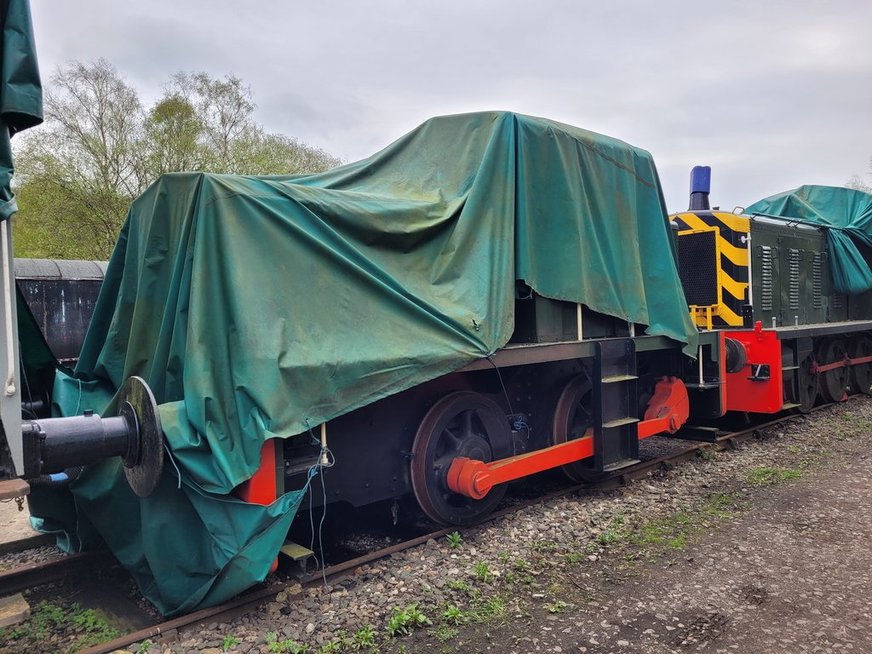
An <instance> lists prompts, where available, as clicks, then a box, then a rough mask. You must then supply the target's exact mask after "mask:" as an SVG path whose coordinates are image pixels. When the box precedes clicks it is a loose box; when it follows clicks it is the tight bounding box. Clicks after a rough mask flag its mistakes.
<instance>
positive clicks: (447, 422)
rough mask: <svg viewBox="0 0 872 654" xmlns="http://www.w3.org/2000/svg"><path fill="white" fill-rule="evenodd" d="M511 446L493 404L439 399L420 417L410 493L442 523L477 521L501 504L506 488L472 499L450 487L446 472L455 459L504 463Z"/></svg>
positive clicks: (470, 396)
mask: <svg viewBox="0 0 872 654" xmlns="http://www.w3.org/2000/svg"><path fill="white" fill-rule="evenodd" d="M511 443H512V431H511V429H510V428H509V424H508V421H507V420H506V416H505V413H504V412H503V410H502V409H501V408H500V407H499V405H498V404H496V403H495V402H492V401H491V400H489V399H487V398H486V397H484V396H482V395H479V394H478V393H472V392H469V391H460V392H457V393H452V394H451V395H447V396H445V397H444V398H442V399H441V400H439V401H438V402H437V403H436V404H434V405H433V406H432V407H431V408H430V410H429V411H428V412H427V414H426V415H425V416H424V419H423V420H422V421H421V425H420V426H419V427H418V431H417V433H416V434H415V441H414V443H413V444H412V464H411V473H412V474H411V476H412V490H413V491H414V493H415V498H416V499H417V500H418V504H419V505H420V507H421V510H422V511H423V512H424V513H425V514H426V515H427V517H429V518H430V519H431V520H433V521H434V522H438V523H440V524H445V525H469V524H474V523H476V522H479V521H480V520H481V519H482V518H484V517H485V516H486V515H488V514H489V513H490V512H491V511H493V510H494V508H495V507H496V505H497V504H499V502H500V500H501V499H502V498H503V495H505V493H506V485H505V484H501V485H499V486H495V487H494V488H493V489H491V491H490V492H489V493H488V494H487V496H486V497H485V498H484V499H481V500H474V499H471V498H469V497H464V496H463V495H459V494H457V493H454V492H452V491H451V490H450V489H449V488H448V484H447V481H446V479H447V475H448V468H449V466H450V465H451V461H452V460H453V459H454V458H455V457H458V456H465V457H469V458H470V459H478V460H479V461H485V462H487V461H493V460H495V459H501V458H504V457H506V456H508V455H509V454H510V453H511Z"/></svg>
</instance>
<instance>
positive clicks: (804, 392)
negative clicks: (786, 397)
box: [797, 356, 821, 413]
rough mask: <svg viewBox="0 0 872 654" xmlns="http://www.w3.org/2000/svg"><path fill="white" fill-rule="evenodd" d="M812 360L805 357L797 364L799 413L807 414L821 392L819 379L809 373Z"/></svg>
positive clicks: (809, 357)
mask: <svg viewBox="0 0 872 654" xmlns="http://www.w3.org/2000/svg"><path fill="white" fill-rule="evenodd" d="M812 363H814V359H813V357H811V356H807V357H806V358H805V360H804V361H803V362H802V363H801V364H799V370H797V375H798V377H799V396H798V397H797V403H798V404H799V407H798V408H799V412H800V413H808V412H809V411H811V410H812V409H813V408H814V403H815V402H816V401H817V397H818V395H820V392H821V383H820V377H818V376H817V375H816V374H814V373H813V372H812V371H811V366H812Z"/></svg>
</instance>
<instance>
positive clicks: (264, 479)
mask: <svg viewBox="0 0 872 654" xmlns="http://www.w3.org/2000/svg"><path fill="white" fill-rule="evenodd" d="M277 488H278V483H277V479H276V441H275V439H270V440H267V441H264V443H263V447H261V450H260V467H259V468H258V469H257V470H256V471H255V473H254V474H253V475H252V476H251V477H250V478H249V479H247V480H246V481H244V482H242V483H241V484H239V486H237V487H236V489H235V493H236V496H237V497H238V498H239V499H241V500H242V501H243V502H249V503H251V504H262V505H264V506H266V505H267V504H272V503H273V502H275V501H276V499H277V497H276V489H277ZM278 567H279V560H278V559H276V560H275V561H273V562H272V565H271V566H270V568H269V571H270V572H275V571H276V570H277V569H278Z"/></svg>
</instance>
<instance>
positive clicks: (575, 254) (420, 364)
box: [45, 112, 696, 613]
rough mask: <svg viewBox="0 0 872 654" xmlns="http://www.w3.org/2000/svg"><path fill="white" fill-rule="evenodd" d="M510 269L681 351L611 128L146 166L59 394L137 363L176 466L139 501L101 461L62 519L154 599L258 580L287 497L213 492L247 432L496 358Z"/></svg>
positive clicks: (629, 158) (657, 258)
mask: <svg viewBox="0 0 872 654" xmlns="http://www.w3.org/2000/svg"><path fill="white" fill-rule="evenodd" d="M516 279H523V280H525V281H526V282H527V283H528V284H529V285H530V286H532V287H533V288H534V289H535V290H536V291H538V292H539V293H540V294H542V295H544V296H547V297H551V298H557V299H563V300H569V301H573V302H581V303H584V304H585V305H587V306H588V307H591V308H592V309H595V310H596V311H599V312H601V313H606V314H610V315H613V316H619V317H621V318H623V319H626V320H629V321H633V322H635V323H641V324H643V325H647V326H648V328H647V332H648V333H650V334H661V335H666V336H669V337H672V338H673V339H676V340H678V341H680V342H682V343H685V344H686V345H687V349H688V351H692V350H693V347H694V344H693V339H694V338H695V336H696V332H695V329H694V327H693V326H692V324H691V322H690V319H689V316H688V312H687V306H686V303H685V301H684V295H683V292H682V288H681V283H680V281H679V278H678V274H677V272H676V267H675V262H674V257H673V254H672V250H671V245H670V237H669V230H668V222H667V215H666V211H665V207H664V203H663V199H662V195H661V191H660V185H659V181H658V178H657V172H656V170H655V168H654V163H653V161H652V159H651V156H650V155H649V154H648V153H647V152H644V151H642V150H638V149H636V148H633V147H631V146H629V145H627V144H625V143H623V142H621V141H617V140H615V139H611V138H607V137H604V136H600V135H597V134H593V133H591V132H587V131H584V130H581V129H577V128H574V127H570V126H567V125H562V124H559V123H555V122H552V121H548V120H543V119H538V118H531V117H527V116H520V115H516V114H511V113H498V112H492V113H479V114H470V115H460V116H449V117H443V118H436V119H433V120H430V121H428V122H426V123H425V124H423V125H422V126H421V127H419V128H418V129H416V130H414V131H413V132H411V133H409V134H408V135H406V136H404V137H403V138H401V139H400V140H398V141H397V142H395V143H393V144H392V145H390V146H389V147H387V148H386V149H385V150H383V151H381V152H379V153H378V154H376V155H374V156H372V157H370V158H369V159H366V160H364V161H361V162H358V163H353V164H349V165H346V166H342V167H340V168H337V169H335V170H332V171H330V172H326V173H322V174H318V175H310V176H302V177H234V176H226V175H206V174H193V173H191V174H187V173H181V174H170V175H165V176H163V177H161V178H160V179H159V180H158V181H157V182H156V183H155V184H153V185H152V186H151V187H150V188H149V189H148V190H147V191H146V192H145V193H144V194H143V195H142V196H141V197H140V198H139V199H137V200H136V201H135V202H134V204H133V206H132V207H131V209H130V213H129V216H128V219H127V221H126V223H125V225H124V227H123V230H122V233H121V236H120V238H119V241H118V244H117V246H116V248H115V251H114V253H113V255H112V258H111V261H110V262H109V267H108V270H107V273H106V278H105V281H104V285H103V289H102V292H101V295H100V298H99V300H98V302H97V306H96V309H95V314H94V319H93V321H92V324H91V326H90V329H89V331H88V333H87V336H86V339H85V343H84V346H83V350H82V354H81V359H80V361H79V364H78V367H77V368H76V375H75V377H70V376H68V375H63V374H59V375H58V378H57V383H56V388H55V398H54V399H55V402H56V404H57V405H58V409H59V412H60V413H62V414H66V415H69V414H72V413H77V412H81V411H82V410H84V409H88V408H90V409H95V410H96V411H98V412H103V411H104V410H109V411H111V410H112V409H113V408H114V407H113V406H112V404H111V401H110V399H111V397H112V396H113V394H114V392H115V390H116V389H117V388H119V387H120V386H121V384H122V382H123V381H124V379H126V378H127V377H128V376H130V375H139V376H141V377H143V378H144V379H145V380H146V381H147V382H148V384H149V385H150V386H151V388H152V390H153V391H154V393H155V396H156V398H157V400H158V402H159V404H160V410H161V418H162V421H163V426H164V430H165V433H166V438H167V442H168V444H169V449H170V451H171V452H172V459H173V462H174V464H175V466H176V467H177V469H178V470H176V469H174V467H173V466H168V470H167V471H166V472H165V475H164V482H163V484H162V485H161V487H160V489H159V491H158V493H157V494H156V495H155V496H154V497H150V498H148V499H145V500H138V499H136V498H135V497H134V496H133V494H132V493H131V492H130V491H129V490H127V489H126V485H125V482H124V479H123V476H122V475H121V474H120V472H119V464H117V463H105V464H103V465H101V466H95V467H93V468H90V469H88V470H86V471H85V473H84V474H83V476H82V477H81V478H80V479H79V480H78V481H76V482H75V483H74V484H73V485H72V490H73V496H74V498H75V504H76V508H77V509H78V512H79V516H80V522H79V533H80V536H82V535H84V534H87V533H88V529H87V525H88V524H91V525H93V526H94V527H96V530H97V531H98V532H99V534H100V535H101V536H102V537H103V539H105V540H106V541H107V542H108V543H109V545H110V546H111V547H112V549H113V551H114V553H115V554H116V556H117V557H118V558H119V560H121V562H122V563H124V565H126V566H127V567H128V568H130V569H131V570H132V571H133V572H134V575H135V576H136V578H137V580H138V582H139V583H140V585H141V587H142V589H143V591H144V592H145V593H146V595H148V597H149V598H150V599H151V600H152V601H154V602H155V604H156V605H157V606H158V607H159V608H160V609H161V610H162V611H164V612H166V613H175V612H179V611H186V610H190V609H193V608H196V607H197V606H201V605H204V604H207V603H214V602H217V601H218V600H220V599H222V598H224V597H227V596H228V595H230V594H232V593H235V592H237V591H239V590H241V589H242V588H244V587H246V586H247V585H250V584H251V583H252V582H254V581H256V580H258V579H261V578H263V577H264V576H265V574H266V572H267V569H268V567H269V564H270V561H271V560H272V558H273V557H274V556H275V555H276V552H277V550H278V547H279V545H280V544H281V537H282V536H283V533H284V531H285V530H286V529H287V527H288V524H289V522H290V520H291V519H292V517H293V514H294V512H295V511H296V508H297V505H298V502H299V499H300V495H299V493H296V494H291V495H289V496H286V497H284V498H282V499H281V500H279V501H278V502H277V503H276V504H275V505H274V506H272V507H267V508H263V507H256V506H249V505H246V504H244V503H241V502H238V501H235V500H233V499H232V498H231V497H229V496H228V493H229V492H230V491H231V490H232V489H233V488H234V487H235V486H236V485H237V484H239V483H240V482H242V481H243V480H245V479H247V478H248V477H249V476H250V475H251V474H252V473H253V471H254V470H255V469H256V468H257V466H258V463H259V453H260V449H261V444H262V442H263V440H264V439H269V438H273V437H288V436H291V435H294V434H298V433H301V432H305V431H306V430H307V427H309V426H311V427H314V426H317V425H318V424H320V423H321V422H323V421H325V420H329V419H331V418H334V417H336V416H339V415H341V414H344V413H347V412H349V411H351V410H353V409H355V408H357V407H361V406H364V405H366V404H369V403H371V402H373V401H375V400H377V399H379V398H382V397H385V396H387V395H391V394H393V393H397V392H399V391H402V390H404V389H407V388H410V387H412V386H415V385H417V384H420V383H422V382H425V381H427V380H430V379H433V378H435V377H438V376H440V375H443V374H446V373H448V372H451V371H453V370H456V369H458V368H460V367H462V366H463V365H465V364H466V363H468V362H470V361H472V360H475V359H478V358H480V357H484V356H487V355H489V354H491V353H493V352H494V351H495V350H496V349H498V348H500V347H501V346H503V345H505V344H506V343H507V342H508V340H509V337H510V336H511V334H512V331H513V325H514V316H513V311H514V289H515V280H516ZM305 437H306V438H308V436H305ZM179 478H180V480H179ZM179 486H180V488H179ZM53 524H54V521H47V522H46V525H45V526H46V527H52V525H53Z"/></svg>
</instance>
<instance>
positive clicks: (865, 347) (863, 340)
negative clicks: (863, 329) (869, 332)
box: [848, 335, 872, 395]
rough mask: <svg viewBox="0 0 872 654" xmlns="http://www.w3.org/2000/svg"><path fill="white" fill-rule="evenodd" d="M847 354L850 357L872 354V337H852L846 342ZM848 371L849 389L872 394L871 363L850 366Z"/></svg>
mask: <svg viewBox="0 0 872 654" xmlns="http://www.w3.org/2000/svg"><path fill="white" fill-rule="evenodd" d="M848 356H850V357H851V358H852V359H856V358H858V357H869V356H872V338H870V337H869V336H866V335H861V336H855V337H854V338H852V339H851V340H850V341H849V342H848ZM850 371H851V377H850V379H851V390H853V391H854V392H856V393H866V395H872V363H861V364H860V365H857V366H851V367H850Z"/></svg>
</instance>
